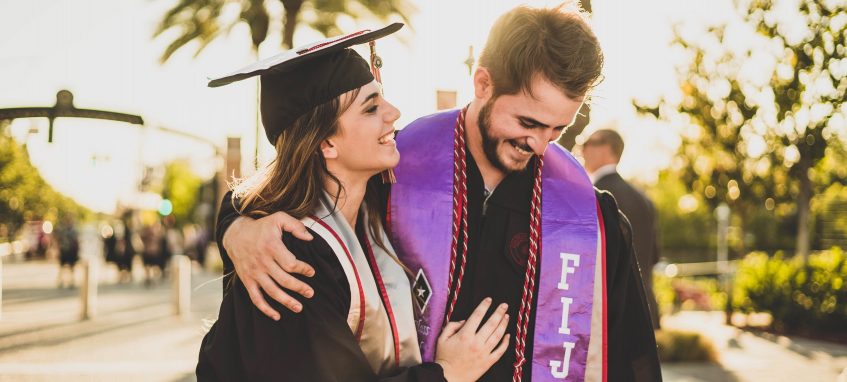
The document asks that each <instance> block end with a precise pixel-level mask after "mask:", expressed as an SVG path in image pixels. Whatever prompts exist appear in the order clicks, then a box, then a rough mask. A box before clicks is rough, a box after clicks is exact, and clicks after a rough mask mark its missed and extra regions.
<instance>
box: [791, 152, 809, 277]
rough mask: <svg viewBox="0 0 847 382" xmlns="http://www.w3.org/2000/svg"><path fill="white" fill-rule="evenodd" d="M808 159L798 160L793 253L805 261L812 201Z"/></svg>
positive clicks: (807, 249) (807, 252) (807, 250)
mask: <svg viewBox="0 0 847 382" xmlns="http://www.w3.org/2000/svg"><path fill="white" fill-rule="evenodd" d="M808 162H809V159H807V158H800V162H798V163H797V165H798V166H800V167H799V168H798V172H799V176H798V180H799V181H800V192H799V194H798V195H797V248H796V249H795V253H796V254H797V255H798V256H801V257H802V258H803V261H804V262H805V261H806V257H807V256H808V255H809V243H810V241H811V239H810V237H809V219H810V216H809V211H810V209H811V208H810V204H811V200H812V181H811V179H809V163H808Z"/></svg>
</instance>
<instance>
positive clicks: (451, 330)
mask: <svg viewBox="0 0 847 382" xmlns="http://www.w3.org/2000/svg"><path fill="white" fill-rule="evenodd" d="M464 324H465V320H462V321H450V322H448V323H447V325H444V329H442V330H441V335H440V337H444V338H450V337H452V336H453V335H454V334H456V332H458V331H459V329H461V328H462V325H464Z"/></svg>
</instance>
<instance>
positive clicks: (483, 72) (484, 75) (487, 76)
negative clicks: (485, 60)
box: [473, 66, 494, 100]
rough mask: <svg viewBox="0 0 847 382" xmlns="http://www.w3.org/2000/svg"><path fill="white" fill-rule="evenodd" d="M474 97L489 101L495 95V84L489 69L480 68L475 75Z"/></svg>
mask: <svg viewBox="0 0 847 382" xmlns="http://www.w3.org/2000/svg"><path fill="white" fill-rule="evenodd" d="M473 88H474V97H476V98H478V99H481V100H488V99H489V98H490V97H491V96H492V95H493V94H494V82H492V80H491V73H489V72H488V69H486V68H484V67H482V66H479V67H477V68H476V71H475V72H474V74H473Z"/></svg>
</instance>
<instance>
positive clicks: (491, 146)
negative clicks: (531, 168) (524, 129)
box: [477, 97, 531, 174]
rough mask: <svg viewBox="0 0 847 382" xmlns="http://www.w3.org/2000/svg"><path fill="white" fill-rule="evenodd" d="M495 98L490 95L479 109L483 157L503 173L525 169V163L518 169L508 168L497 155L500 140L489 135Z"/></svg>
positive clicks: (478, 120)
mask: <svg viewBox="0 0 847 382" xmlns="http://www.w3.org/2000/svg"><path fill="white" fill-rule="evenodd" d="M496 100H497V98H496V97H492V98H491V99H489V100H488V102H486V103H485V105H482V108H481V109H479V118H478V119H477V125H479V132H480V136H482V152H484V153H485V157H486V158H487V159H488V162H489V163H491V164H492V165H493V166H494V167H495V168H497V169H498V170H500V171H502V172H503V173H504V174H509V173H513V172H517V171H523V170H524V169H526V165H524V166H523V167H522V168H519V169H514V168H509V167H508V166H506V164H505V163H503V161H502V160H500V157H499V156H498V155H497V146H498V144H499V143H500V142H499V141H498V140H497V139H496V138H494V137H492V136H491V109H492V107H493V106H494V101H496ZM505 143H508V142H505ZM530 150H531V149H530ZM526 164H527V165H528V164H529V161H527V163H526Z"/></svg>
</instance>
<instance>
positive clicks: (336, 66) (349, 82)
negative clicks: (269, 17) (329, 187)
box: [209, 23, 403, 145]
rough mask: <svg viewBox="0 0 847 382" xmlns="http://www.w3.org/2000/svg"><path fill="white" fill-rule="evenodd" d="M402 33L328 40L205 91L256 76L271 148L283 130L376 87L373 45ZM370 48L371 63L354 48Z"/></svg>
mask: <svg viewBox="0 0 847 382" xmlns="http://www.w3.org/2000/svg"><path fill="white" fill-rule="evenodd" d="M402 27H403V24H401V23H394V24H391V25H389V26H387V27H385V28H382V29H378V30H374V31H371V30H368V29H366V30H361V31H358V32H355V33H351V34H347V35H343V36H335V37H330V38H327V39H324V40H321V41H318V42H315V43H312V44H309V45H306V46H302V47H298V48H295V49H291V50H289V51H286V52H283V53H280V54H278V55H276V56H273V57H269V58H267V59H264V60H261V61H259V62H256V63H254V64H252V65H249V66H246V67H244V68H242V69H239V70H237V71H235V72H232V73H229V74H226V75H223V76H220V77H216V78H211V79H209V87H218V86H224V85H227V84H230V83H233V82H236V81H241V80H243V79H246V78H250V77H253V76H260V81H261V96H260V100H261V105H260V111H261V114H262V124H263V125H264V127H265V135H267V137H268V140H269V141H270V142H271V145H274V144H275V142H276V139H277V137H279V135H280V134H281V133H282V131H283V130H284V129H286V128H287V127H288V126H290V125H291V124H292V123H294V121H295V120H297V118H299V117H300V116H302V115H303V114H305V113H307V112H308V111H310V110H312V109H314V108H315V107H316V106H318V105H321V104H323V103H326V102H328V101H330V100H332V99H334V98H336V97H338V96H340V95H342V94H344V93H346V92H348V91H350V90H353V89H357V88H360V87H362V86H364V85H367V84H368V83H370V82H371V81H373V80H374V79H376V80H377V81H380V78H379V68H380V67H381V66H382V62H381V59H380V58H379V57H378V56H377V55H376V52H375V51H374V41H375V40H377V39H379V38H382V37H385V36H387V35H390V34H392V33H394V32H396V31H398V30H399V29H400V28H402ZM364 43H370V47H371V59H370V63H368V62H367V61H365V59H363V58H362V57H361V56H360V55H359V54H358V53H356V51H354V50H352V49H348V48H350V47H352V46H354V45H359V44H364Z"/></svg>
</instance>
